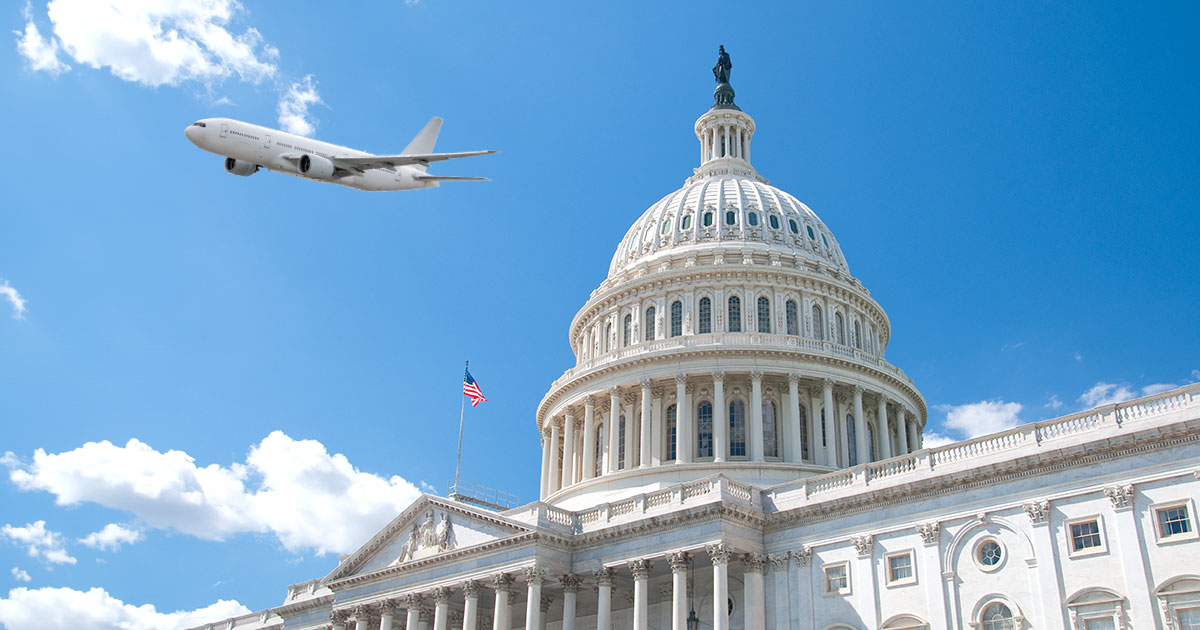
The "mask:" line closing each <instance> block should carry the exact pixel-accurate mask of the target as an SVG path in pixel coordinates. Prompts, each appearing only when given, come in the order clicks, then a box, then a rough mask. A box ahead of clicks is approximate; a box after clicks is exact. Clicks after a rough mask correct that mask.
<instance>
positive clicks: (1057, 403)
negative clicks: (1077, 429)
mask: <svg viewBox="0 0 1200 630" xmlns="http://www.w3.org/2000/svg"><path fill="white" fill-rule="evenodd" d="M1043 406H1044V407H1046V408H1049V409H1062V406H1063V401H1061V400H1059V399H1058V394H1050V400H1048V401H1047V402H1046V404H1045V405H1043Z"/></svg>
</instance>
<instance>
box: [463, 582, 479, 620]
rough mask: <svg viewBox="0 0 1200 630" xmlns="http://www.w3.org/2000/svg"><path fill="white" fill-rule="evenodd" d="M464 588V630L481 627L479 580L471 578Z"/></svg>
mask: <svg viewBox="0 0 1200 630" xmlns="http://www.w3.org/2000/svg"><path fill="white" fill-rule="evenodd" d="M462 589H463V600H464V603H463V630H475V629H476V628H478V627H479V582H476V581H474V580H469V581H467V582H466V583H465V584H463V585H462Z"/></svg>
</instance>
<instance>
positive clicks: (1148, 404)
mask: <svg viewBox="0 0 1200 630" xmlns="http://www.w3.org/2000/svg"><path fill="white" fill-rule="evenodd" d="M1189 407H1200V383H1198V384H1194V385H1188V386H1185V387H1181V388H1179V389H1175V390H1171V391H1169V392H1163V393H1161V394H1156V395H1154V396H1146V397H1144V398H1139V399H1137V400H1131V401H1129V402H1123V403H1117V404H1113V405H1108V406H1105V407H1099V408H1096V409H1090V410H1087V411H1081V412H1079V413H1074V414H1071V415H1068V416H1063V417H1061V418H1052V419H1050V420H1043V421H1041V422H1034V423H1030V424H1024V425H1021V426H1018V427H1015V428H1012V429H1009V430H1007V431H1002V432H1000V433H994V434H992V435H984V436H981V437H977V438H974V439H971V440H966V441H963V442H955V443H954V444H947V445H946V446H940V447H938V448H933V449H926V450H920V451H916V452H913V453H909V454H908V455H901V456H899V457H893V458H891V459H886V460H883V461H878V462H872V463H870V464H861V465H858V466H855V467H853V468H849V469H845V470H839V471H836V472H832V473H827V474H824V475H818V476H815V477H808V478H805V479H802V480H799V481H796V482H794V483H790V484H785V485H783V486H778V487H776V488H774V489H773V490H772V491H771V494H772V495H773V497H772V498H775V497H779V498H782V497H784V496H786V495H789V494H791V493H793V492H797V491H798V490H802V493H799V494H802V496H803V497H805V498H806V499H807V498H808V497H814V496H817V495H821V494H825V493H833V492H834V491H837V490H840V489H843V488H851V487H854V486H866V485H869V484H871V483H872V482H875V481H880V480H884V479H887V480H888V481H889V482H897V483H903V482H905V481H906V478H912V479H915V478H916V477H917V476H918V475H922V474H927V471H932V470H936V469H937V468H939V467H946V466H952V465H958V464H960V463H963V462H966V463H967V465H972V466H973V465H976V464H977V463H978V461H977V460H980V459H985V458H987V459H994V458H995V457H996V456H1001V457H1003V456H1019V455H1022V454H1023V453H1021V451H1023V450H1024V451H1026V452H1027V453H1030V454H1032V453H1035V452H1036V451H1037V449H1039V448H1041V447H1043V446H1045V447H1046V448H1056V447H1057V445H1058V444H1057V443H1058V441H1059V440H1061V439H1063V438H1067V437H1073V436H1086V435H1087V434H1089V433H1092V434H1097V437H1101V436H1102V435H1103V432H1105V431H1116V430H1120V429H1123V428H1124V427H1125V425H1126V424H1133V425H1134V426H1136V424H1137V423H1139V422H1145V421H1148V420H1152V419H1155V418H1159V417H1162V416H1166V415H1168V414H1172V413H1176V412H1178V411H1182V410H1184V409H1187V408H1189Z"/></svg>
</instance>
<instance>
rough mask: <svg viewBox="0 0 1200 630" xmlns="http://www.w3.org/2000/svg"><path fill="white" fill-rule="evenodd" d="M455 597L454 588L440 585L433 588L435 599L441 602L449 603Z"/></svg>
mask: <svg viewBox="0 0 1200 630" xmlns="http://www.w3.org/2000/svg"><path fill="white" fill-rule="evenodd" d="M453 597H454V589H452V588H450V587H449V586H439V587H437V588H435V589H433V601H435V602H437V603H439V604H448V603H450V600H451V599H452V598H453Z"/></svg>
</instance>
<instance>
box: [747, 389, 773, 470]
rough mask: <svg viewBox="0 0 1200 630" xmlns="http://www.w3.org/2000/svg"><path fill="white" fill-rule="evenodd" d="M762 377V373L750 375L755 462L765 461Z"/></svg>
mask: <svg viewBox="0 0 1200 630" xmlns="http://www.w3.org/2000/svg"><path fill="white" fill-rule="evenodd" d="M762 377H763V373H762V372H757V371H755V372H751V373H750V460H751V461H755V462H761V461H763V414H762V405H763V400H762ZM775 439H776V440H778V439H779V435H778V434H776V436H775Z"/></svg>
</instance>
